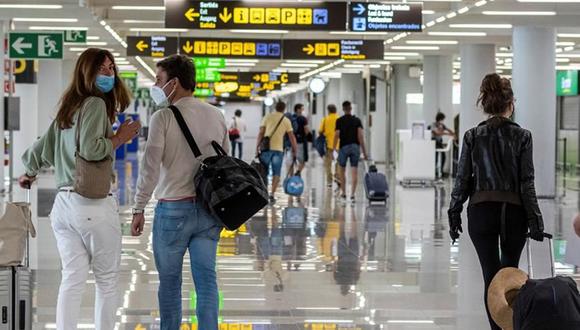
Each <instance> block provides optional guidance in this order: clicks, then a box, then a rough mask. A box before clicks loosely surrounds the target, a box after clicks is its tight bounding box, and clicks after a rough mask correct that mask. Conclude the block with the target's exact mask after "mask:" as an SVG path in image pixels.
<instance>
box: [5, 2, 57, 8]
mask: <svg viewBox="0 0 580 330" xmlns="http://www.w3.org/2000/svg"><path fill="white" fill-rule="evenodd" d="M0 9H62V5H41V4H19V3H14V4H13V3H6V4H0Z"/></svg>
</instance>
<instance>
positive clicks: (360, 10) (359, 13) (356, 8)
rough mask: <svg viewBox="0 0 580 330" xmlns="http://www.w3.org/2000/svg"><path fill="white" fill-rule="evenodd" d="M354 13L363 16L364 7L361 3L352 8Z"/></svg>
mask: <svg viewBox="0 0 580 330" xmlns="http://www.w3.org/2000/svg"><path fill="white" fill-rule="evenodd" d="M353 10H354V11H356V14H357V15H359V16H360V15H362V14H364V12H365V11H366V8H365V6H364V5H363V4H362V3H359V4H357V6H356V7H354V8H353Z"/></svg>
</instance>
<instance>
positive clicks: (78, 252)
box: [19, 48, 141, 330]
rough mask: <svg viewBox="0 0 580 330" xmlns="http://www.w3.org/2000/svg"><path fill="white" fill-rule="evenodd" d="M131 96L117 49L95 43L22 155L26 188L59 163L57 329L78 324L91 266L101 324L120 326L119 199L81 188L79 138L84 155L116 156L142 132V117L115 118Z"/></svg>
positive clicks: (102, 327)
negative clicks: (116, 126)
mask: <svg viewBox="0 0 580 330" xmlns="http://www.w3.org/2000/svg"><path fill="white" fill-rule="evenodd" d="M129 103H130V95H129V92H128V90H127V88H126V87H125V85H124V84H123V80H122V79H119V76H118V72H117V67H116V66H115V60H114V57H113V55H112V54H111V53H110V52H108V51H106V50H104V49H97V48H89V49H87V50H85V51H84V52H83V53H82V54H81V55H80V57H79V58H78V60H77V63H76V65H75V68H74V74H73V77H72V81H71V83H70V85H69V86H68V88H67V89H66V91H65V92H64V94H63V95H62V97H61V99H60V103H59V109H58V113H57V115H56V119H55V120H54V121H53V122H52V124H51V125H50V127H49V129H48V131H47V132H46V133H44V135H42V137H40V139H38V140H37V141H36V142H35V143H34V144H33V145H32V147H30V148H29V149H28V150H26V152H25V153H24V155H23V156H22V162H23V164H24V167H25V169H26V174H24V175H23V176H21V177H20V179H19V184H20V186H21V187H23V188H27V189H29V187H30V184H31V183H32V182H34V181H35V180H36V176H37V174H38V173H39V171H40V170H41V169H43V168H48V167H51V166H52V167H54V169H55V176H56V186H57V188H58V194H57V195H56V199H55V201H54V205H53V207H52V212H51V213H50V220H51V224H52V229H53V231H54V236H55V238H56V243H57V247H58V252H59V255H60V260H61V263H62V279H61V283H60V289H59V293H58V301H57V304H56V328H57V329H59V330H73V329H75V330H76V329H77V322H78V318H79V313H80V306H81V298H82V295H83V291H84V286H85V283H86V282H87V278H88V276H89V270H92V271H93V273H94V276H95V281H96V297H95V329H97V330H110V329H113V328H114V327H115V318H116V313H117V308H118V305H117V301H118V299H117V298H118V297H117V289H118V281H119V268H120V263H121V222H120V220H119V213H118V207H117V199H116V198H115V197H114V196H113V195H112V194H109V195H108V196H106V197H105V198H100V199H89V198H86V197H83V196H81V195H80V194H78V193H77V192H75V191H74V189H73V186H74V185H75V173H76V172H75V167H76V166H75V162H76V157H75V154H76V152H77V144H78V156H79V157H82V158H83V159H84V160H86V161H102V160H106V159H112V158H113V157H114V155H115V149H117V148H118V147H120V146H122V145H124V144H125V143H127V142H129V141H131V140H132V139H133V138H135V137H136V136H137V135H138V134H139V130H140V128H141V126H140V124H139V123H138V122H131V121H126V122H124V123H123V124H122V125H121V126H120V127H119V129H118V131H117V133H116V134H113V130H112V126H111V125H112V124H113V123H114V122H115V120H116V115H117V113H119V112H123V111H124V110H125V109H126V108H127V107H128V106H129ZM77 132H78V140H77ZM110 173H111V174H112V173H113V169H112V168H111V172H110ZM88 179H90V178H88ZM102 179H103V180H111V181H112V178H102Z"/></svg>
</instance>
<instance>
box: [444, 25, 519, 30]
mask: <svg viewBox="0 0 580 330" xmlns="http://www.w3.org/2000/svg"><path fill="white" fill-rule="evenodd" d="M449 27H450V28H452V29H511V28H512V27H513V25H511V24H449Z"/></svg>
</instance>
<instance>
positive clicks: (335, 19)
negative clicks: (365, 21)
mask: <svg viewBox="0 0 580 330" xmlns="http://www.w3.org/2000/svg"><path fill="white" fill-rule="evenodd" d="M346 12H347V3H346V2H338V1H329V2H308V3H301V2H297V1H251V2H250V1H239V0H231V1H196V0H165V26H166V27H168V28H186V29H204V30H216V29H257V30H266V29H267V30H271V29H284V30H308V31H310V30H317V31H332V30H344V29H345V28H346Z"/></svg>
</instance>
